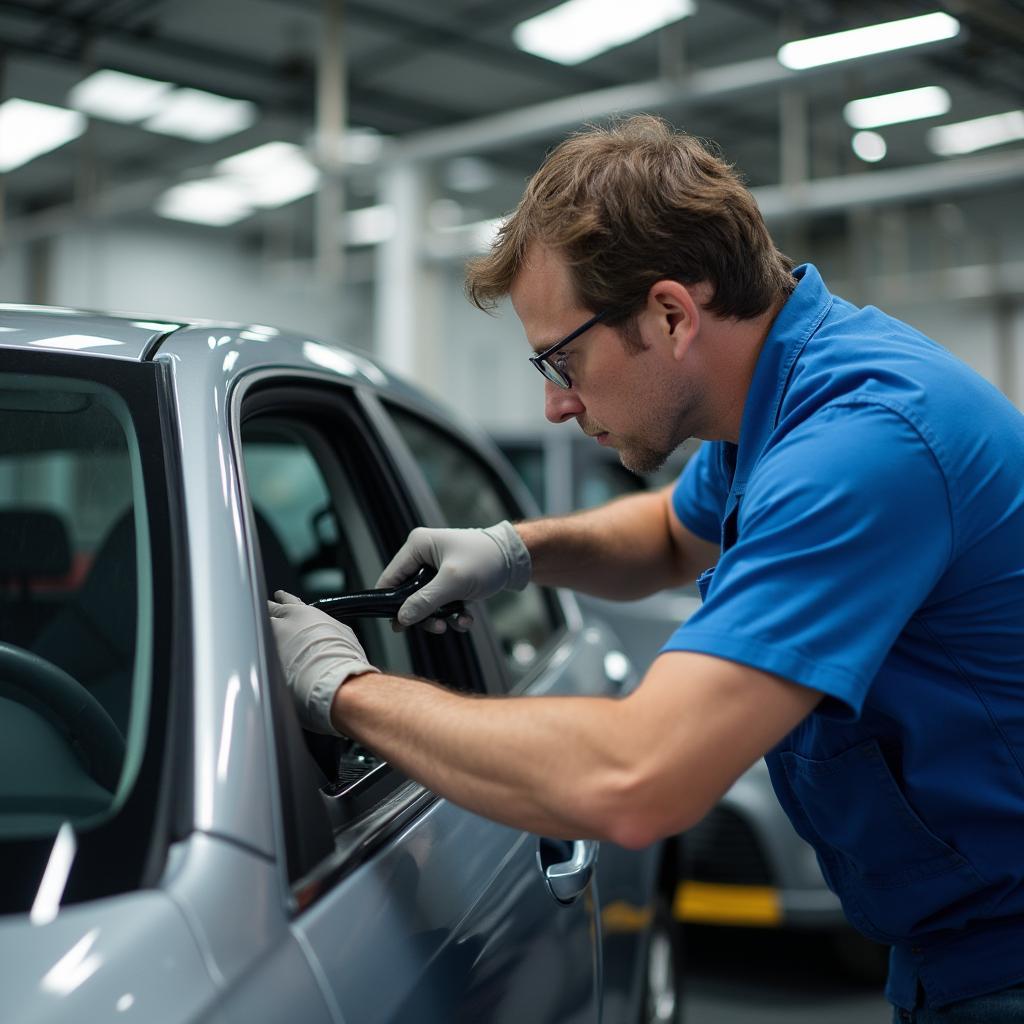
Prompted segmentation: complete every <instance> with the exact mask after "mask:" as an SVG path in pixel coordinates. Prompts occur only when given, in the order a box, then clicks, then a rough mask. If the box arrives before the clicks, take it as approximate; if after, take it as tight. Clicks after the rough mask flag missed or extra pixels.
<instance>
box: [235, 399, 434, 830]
mask: <svg viewBox="0 0 1024 1024" xmlns="http://www.w3.org/2000/svg"><path fill="white" fill-rule="evenodd" d="M335 440H336V439H335ZM242 455H243V461H244V466H245V481H246V487H247V491H248V497H249V501H250V503H251V508H252V513H253V520H254V523H255V526H256V532H257V535H258V541H259V551H260V559H261V562H262V569H263V575H264V579H265V583H266V588H267V596H268V597H269V596H271V595H273V594H274V592H275V591H278V590H284V591H287V592H288V593H290V594H294V595H295V596H296V597H300V598H301V599H302V600H304V601H306V602H311V601H316V600H319V599H321V598H324V597H333V596H336V595H338V594H341V593H345V592H350V591H353V590H367V589H370V588H372V587H373V585H374V583H375V582H376V580H377V577H378V576H379V575H380V572H381V570H382V569H383V567H384V560H383V556H382V554H381V551H382V545H381V541H380V538H379V536H378V531H377V530H376V529H375V527H374V521H373V520H374V514H373V509H372V508H371V507H370V505H369V503H368V501H367V496H366V490H365V487H364V486H363V485H362V484H361V483H360V482H359V481H358V479H357V477H356V475H355V474H354V473H353V471H352V469H351V468H350V467H348V466H347V465H346V464H345V462H344V461H343V460H342V459H340V458H339V457H338V452H337V448H336V446H334V445H332V441H331V439H330V438H329V437H328V436H327V435H326V434H325V433H324V432H323V431H322V430H320V429H319V428H318V427H316V426H313V425H312V424H311V423H309V422H306V421H304V420H303V419H301V418H298V417H286V416H258V417H255V418H251V419H249V420H247V421H246V422H245V423H244V424H243V427H242ZM347 624H348V625H349V626H351V627H352V628H353V630H354V631H355V632H356V635H357V636H358V637H359V641H360V643H361V644H362V646H363V649H364V650H365V651H366V654H367V657H368V659H369V661H370V662H371V664H373V665H376V666H377V667H378V668H380V669H381V670H383V671H386V672H393V673H396V674H403V675H408V674H412V673H413V672H414V671H415V669H416V665H415V664H414V659H413V655H412V651H411V646H410V642H411V637H410V636H409V635H408V634H401V633H395V632H394V631H393V630H392V629H391V626H390V623H389V622H388V621H387V620H385V619H369V618H359V619H352V620H349V621H348V623H347ZM304 742H305V745H306V748H307V750H308V752H309V754H310V756H311V757H312V759H313V760H314V761H315V764H316V766H317V769H318V771H319V775H318V776H317V777H316V778H315V779H314V780H313V782H314V784H316V785H318V787H319V788H320V790H321V792H322V794H323V795H324V796H325V797H326V798H327V800H326V804H327V806H328V809H329V811H330V813H331V819H332V823H333V824H334V826H335V827H343V826H344V825H345V824H346V822H349V821H351V820H353V819H355V818H356V817H358V816H359V815H361V814H363V813H365V812H366V811H367V810H368V809H369V808H370V807H372V806H373V804H374V803H375V802H377V801H379V800H380V799H382V798H383V797H384V796H385V795H387V793H389V792H392V791H393V790H394V788H395V787H396V786H397V785H399V784H400V783H401V782H402V781H404V780H403V779H402V778H401V777H400V776H399V775H398V773H397V772H395V771H393V770H392V769H391V768H390V766H388V765H386V764H385V763H384V762H383V761H382V760H381V759H379V758H378V757H376V755H375V754H374V753H373V752H372V751H371V750H369V749H367V748H366V747H364V746H362V745H360V744H358V743H356V742H355V741H353V740H350V739H347V738H337V737H330V736H321V735H317V734H313V733H304ZM382 783H386V784H382Z"/></svg>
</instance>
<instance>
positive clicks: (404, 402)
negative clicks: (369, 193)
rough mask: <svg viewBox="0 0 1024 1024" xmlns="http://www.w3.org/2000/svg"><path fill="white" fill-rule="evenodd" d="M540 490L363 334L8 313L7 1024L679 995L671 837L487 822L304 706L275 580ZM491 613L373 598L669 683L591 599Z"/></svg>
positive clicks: (453, 678) (383, 652) (4, 422)
mask: <svg viewBox="0 0 1024 1024" xmlns="http://www.w3.org/2000/svg"><path fill="white" fill-rule="evenodd" d="M523 493H524V492H523V491H522V488H521V485H520V484H518V483H517V482H516V481H515V479H514V477H513V476H512V475H511V474H510V473H509V472H508V470H507V469H506V468H504V467H503V466H502V464H501V463H500V461H498V460H497V459H495V457H494V452H493V450H492V449H488V448H486V447H484V446H482V445H481V444H479V443H477V442H475V441H474V440H473V439H472V438H471V437H470V435H469V433H468V432H467V431H466V430H464V429H462V428H460V427H459V426H457V425H455V424H454V423H453V422H452V420H451V419H450V417H448V416H446V415H445V414H444V413H442V412H441V411H439V410H438V409H437V408H436V407H434V406H433V405H432V404H430V403H429V402H427V401H426V400H425V399H424V398H423V397H422V396H421V395H419V394H418V393H416V392H415V391H414V390H412V389H410V388H408V387H406V386H404V385H402V384H401V383H399V382H397V381H395V380H394V379H392V378H390V377H389V376H388V375H386V374H385V373H384V372H382V371H381V369H380V368H379V367H378V366H376V365H375V364H373V363H372V362H370V361H368V360H367V359H366V358H364V357H362V356H360V355H358V354H356V353H355V352H351V351H346V350H344V349H341V348H338V347H334V346H327V345H323V344H320V343H318V342H316V341H313V340H310V339H307V338H303V337H296V336H289V335H285V334H283V333H281V332H279V331H277V330H275V329H273V328H270V327H266V326H262V325H255V324H250V325H244V326H242V325H225V324H210V323H202V324H186V323H180V322H167V323H165V322H158V321H149V320H142V319H134V318H129V317H100V316H95V315H88V314H82V313H76V312H73V311H69V310H57V309H54V310H38V309H28V308H24V307H13V306H7V307H0V915H2V916H0V992H2V996H0V1005H2V1019H3V1020H4V1021H11V1022H14V1021H17V1022H49V1021H67V1020H80V1021H89V1022H90V1024H96V1022H103V1021H122V1020H124V1021H130V1020H138V1021H144V1022H146V1024H159V1022H164V1021H166V1022H172V1021H173V1022H183V1021H217V1022H221V1021H223V1022H232V1021H239V1022H241V1021H244V1022H246V1024H252V1022H260V1021H263V1022H275V1024H279V1022H282V1021H290V1020H294V1021H302V1022H303V1024H320V1022H322V1024H341V1022H344V1021H347V1022H349V1024H354V1022H359V1024H376V1022H381V1024H384V1022H392V1024H393V1022H410V1024H413V1022H415V1024H431V1022H437V1024H452V1022H456V1021H472V1022H482V1021H510V1020H514V1021H530V1022H531V1024H540V1022H546V1021H547V1022H555V1021H558V1022H570V1021H577V1022H581V1024H583V1022H586V1024H590V1022H595V1024H596V1022H598V1021H600V1020H602V1018H603V1020H604V1021H606V1022H612V1021H629V1022H633V1021H636V1020H638V1019H640V1020H642V1019H647V1020H677V1019H678V1015H679V1000H678V999H677V998H676V995H675V989H674V987H673V986H674V981H675V978H674V976H673V974H672V971H671V970H670V969H668V966H667V965H671V963H672V962H673V955H674V953H673V950H672V948H671V944H670V936H669V935H668V932H667V930H666V928H665V921H666V920H668V919H669V918H668V910H667V908H668V907H669V905H670V904H669V900H670V896H671V893H670V891H666V889H665V887H664V882H663V879H664V875H665V870H666V868H665V863H666V862H665V860H664V857H665V853H664V851H663V850H662V848H661V847H653V848H651V849H650V850H648V851H644V852H642V853H632V852H628V851H625V850H622V849H619V848H616V847H614V846H611V845H608V844H603V845H602V846H601V848H600V863H599V867H596V866H597V865H598V852H599V851H598V845H597V844H596V843H591V842H575V843H571V842H564V841H561V840H558V839H555V838H550V837H538V836H533V835H528V834H525V833H522V832H517V831H515V830H513V829H510V828H507V827H504V826H501V825H496V824H493V823H491V822H489V821H486V820H483V819H481V818H479V817H476V816H474V815H472V814H469V813H468V812H466V811H463V810H462V809H460V808H459V807H456V806H454V805H452V804H450V803H448V802H447V801H444V800H441V799H439V798H437V797H436V796H435V795H434V794H432V793H430V792H428V791H427V790H425V789H424V788H423V787H422V786H420V785H418V784H416V783H415V782H413V781H411V780H409V779H407V778H405V777H403V776H402V775H401V774H400V773H399V772H398V771H397V770H395V769H393V768H392V767H391V766H390V765H388V764H387V763H385V762H383V761H381V760H379V759H378V758H377V757H375V755H374V753H373V751H371V750H368V749H366V748H364V747H361V746H360V745H359V744H357V743H354V742H352V741H349V740H346V739H337V738H331V737H324V736H316V735H312V734H306V733H303V731H302V730H301V729H300V727H299V725H298V722H297V719H296V717H295V714H294V711H293V709H292V706H291V703H290V699H289V695H288V693H287V691H286V689H285V686H284V683H283V679H282V669H281V666H280V664H279V661H278V658H277V653H276V649H275V647H274V645H273V643H272V638H271V633H270V628H269V620H268V618H267V609H266V598H267V596H268V594H269V593H271V592H272V591H274V590H276V589H284V590H288V591H290V592H292V593H295V594H298V595H300V596H301V597H303V598H304V599H307V600H314V599H318V598H321V597H325V596H329V595H337V594H341V593H349V592H352V591H361V590H365V589H366V588H369V587H372V585H373V581H374V580H375V579H376V578H377V575H378V573H379V571H380V569H381V567H382V566H383V565H384V564H385V563H386V562H387V560H388V559H389V557H390V555H391V554H392V553H393V552H394V551H395V550H396V549H397V547H398V546H399V544H400V543H401V542H402V540H403V539H404V538H405V536H406V534H407V532H408V531H409V529H410V528H412V527H413V526H415V525H417V524H430V525H443V524H449V525H454V526H468V525H478V524H483V523H492V522H494V521H496V520H498V519H501V518H504V517H508V516H519V515H521V514H523V512H524V506H523V505H522V503H521V502H522V500H523ZM375 607H377V605H375V604H373V602H372V601H371V609H370V610H371V612H372V610H373V608H375ZM474 612H475V616H476V624H475V625H474V627H473V629H472V630H471V631H470V633H469V634H467V635H454V634H449V635H446V636H444V637H440V638H438V637H431V636H428V635H426V634H424V633H422V632H420V631H410V632H405V633H395V632H393V631H392V629H391V628H390V626H389V623H388V621H387V619H386V618H383V617H373V616H372V615H371V617H365V618H358V619H352V620H351V624H352V625H353V627H354V628H355V629H356V630H357V632H358V633H359V636H360V639H361V640H362V643H363V645H364V646H365V648H366V650H367V652H368V654H369V656H370V658H371V660H372V661H373V662H374V663H376V664H377V665H379V666H381V667H383V668H386V669H389V670H391V671H394V672H401V673H416V674H418V675H420V676H424V677H429V678H435V679H438V680H442V681H444V682H445V683H448V684H450V685H454V686H457V687H460V688H463V689H465V690H467V691H471V692H478V693H488V694H506V693H529V694H544V693H563V694H572V693H590V694H594V693H598V694H609V695H615V694H616V693H619V692H623V691H624V690H625V689H627V688H628V687H630V686H631V685H633V684H635V682H636V674H635V673H634V672H633V671H632V670H631V668H630V666H629V664H628V661H627V659H626V658H625V657H624V655H623V654H622V653H621V649H620V648H619V645H618V642H617V641H616V640H615V638H614V637H613V636H612V634H611V633H610V632H609V630H608V629H607V628H606V627H603V626H601V625H599V624H598V623H596V622H594V621H591V620H589V619H587V618H585V617H584V616H583V615H582V614H581V613H580V610H579V608H578V606H577V605H576V603H575V602H574V600H573V599H572V598H571V596H569V595H567V594H564V593H559V592H553V591H544V590H541V589H539V588H537V587H534V586H531V587H528V588H527V589H526V590H525V591H523V592H522V593H516V594H503V595H499V596H498V597H496V598H494V599H492V600H491V601H489V602H487V603H486V604H485V605H483V606H479V607H475V608H474ZM659 881H662V883H663V884H662V887H661V888H660V889H659V887H658V886H659ZM659 929H660V930H659ZM652 936H653V939H652Z"/></svg>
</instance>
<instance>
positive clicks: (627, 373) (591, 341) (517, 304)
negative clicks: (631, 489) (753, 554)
mask: <svg viewBox="0 0 1024 1024" xmlns="http://www.w3.org/2000/svg"><path fill="white" fill-rule="evenodd" d="M510 295H511V299H512V306H513V308H514V309H515V311H516V315H517V316H518V317H519V319H520V321H521V322H522V324H523V329H524V330H525V332H526V337H527V339H528V341H529V342H530V346H531V347H532V348H533V350H534V351H535V352H540V351H542V350H543V349H545V348H548V347H549V346H551V345H553V344H554V343H555V342H557V341H558V340H559V339H560V338H563V337H565V336H566V335H567V334H569V333H570V332H571V331H573V330H575V329H576V328H577V327H579V326H580V325H581V324H583V323H585V322H586V321H587V320H588V319H589V318H590V317H591V316H593V314H594V312H595V311H594V310H587V309H583V308H582V307H580V306H579V305H578V303H577V300H576V299H575V297H574V294H573V289H572V284H571V281H570V278H569V270H568V267H567V266H566V264H565V261H564V260H563V259H562V258H561V257H560V256H559V255H558V254H557V253H555V252H553V251H552V250H550V249H547V248H544V247H541V246H537V245H535V246H532V247H531V248H530V250H529V251H528V253H527V259H526V261H525V263H524V265H523V269H522V270H521V271H520V272H519V274H518V275H517V276H516V279H515V281H514V282H513V284H512V288H511V290H510ZM639 328H640V335H641V340H643V341H644V343H645V346H646V347H645V348H644V349H643V350H642V351H639V352H632V351H628V350H627V348H626V346H625V345H624V344H623V340H622V337H621V334H620V330H619V329H616V328H612V327H607V326H605V325H604V324H602V323H598V324H595V325H594V326H593V327H591V328H590V329H589V330H588V331H586V332H585V333H584V334H582V335H580V337H579V338H577V339H576V340H575V341H572V342H570V343H569V345H567V346H566V347H565V348H564V349H562V350H561V351H560V352H559V353H558V355H557V356H556V357H555V358H556V359H559V358H561V359H564V369H565V371H566V372H567V374H568V376H569V378H570V379H571V381H572V387H571V388H570V389H569V390H567V391H566V390H562V389H561V388H559V387H557V386H556V385H555V384H553V383H551V382H550V381H547V380H544V381H543V387H544V415H545V416H546V417H547V418H548V419H549V420H550V421H551V422H552V423H564V422H565V421H566V420H569V419H575V420H576V422H577V423H578V424H579V426H580V429H581V430H582V431H583V432H584V433H585V434H587V435H588V436H590V437H594V438H596V440H597V442H598V443H599V444H602V445H608V446H610V447H612V448H615V449H616V450H617V451H618V453H619V459H620V460H621V462H622V464H623V465H624V466H625V467H626V468H627V469H629V470H632V471H633V472H634V473H650V472H653V471H654V470H656V469H659V468H660V467H661V466H662V465H663V464H664V462H665V460H666V459H667V458H668V457H669V455H671V454H672V452H673V451H675V450H676V448H678V447H679V445H681V444H682V443H683V442H684V441H685V440H686V439H687V438H688V437H689V436H690V433H689V431H688V428H687V423H689V422H691V421H692V418H693V411H694V408H695V406H696V403H697V398H698V395H697V394H696V391H695V389H694V387H693V385H692V383H688V382H686V381H685V379H683V378H682V377H681V374H680V372H679V366H678V364H677V363H676V362H675V360H674V359H672V357H671V353H670V350H669V347H668V346H667V345H666V344H665V343H664V341H663V339H661V338H660V337H657V336H654V337H653V338H651V339H647V338H644V314H641V317H640V321H639Z"/></svg>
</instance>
